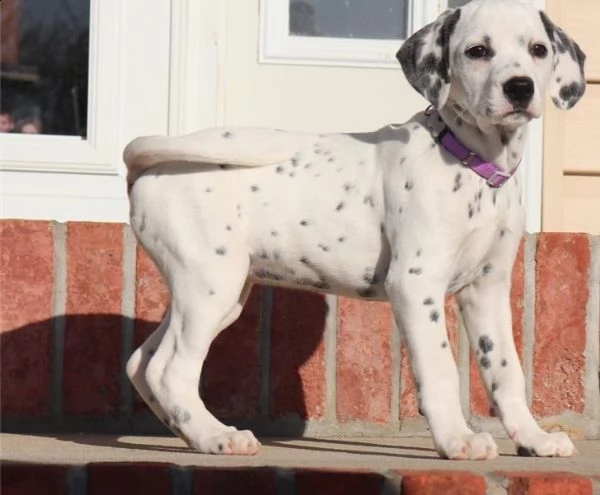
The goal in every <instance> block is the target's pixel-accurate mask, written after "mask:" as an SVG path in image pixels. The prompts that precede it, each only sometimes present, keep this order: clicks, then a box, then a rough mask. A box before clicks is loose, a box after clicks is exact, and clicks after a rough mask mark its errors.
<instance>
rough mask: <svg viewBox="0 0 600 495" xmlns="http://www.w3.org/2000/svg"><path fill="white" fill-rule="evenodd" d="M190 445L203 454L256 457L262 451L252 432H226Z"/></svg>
mask: <svg viewBox="0 0 600 495" xmlns="http://www.w3.org/2000/svg"><path fill="white" fill-rule="evenodd" d="M188 444H189V446H190V447H191V448H193V449H195V450H197V451H199V452H202V453H203V454H221V455H254V454H256V453H257V452H258V451H259V449H260V442H259V441H258V440H257V439H256V437H255V436H254V434H253V433H252V432H251V431H250V430H243V431H238V430H230V431H226V430H224V431H220V432H216V433H215V434H213V435H211V434H209V435H207V436H205V437H202V438H201V439H200V440H198V441H188Z"/></svg>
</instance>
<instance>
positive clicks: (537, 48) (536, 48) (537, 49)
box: [531, 43, 548, 58]
mask: <svg viewBox="0 0 600 495" xmlns="http://www.w3.org/2000/svg"><path fill="white" fill-rule="evenodd" d="M531 54H532V55H533V56H534V57H537V58H546V55H548V48H546V45H543V44H542V43H536V44H535V45H533V46H532V47H531Z"/></svg>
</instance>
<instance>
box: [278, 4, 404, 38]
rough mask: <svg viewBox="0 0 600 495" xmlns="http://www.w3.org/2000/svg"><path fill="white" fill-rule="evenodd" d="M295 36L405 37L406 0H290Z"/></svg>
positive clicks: (292, 34) (292, 30) (290, 30)
mask: <svg viewBox="0 0 600 495" xmlns="http://www.w3.org/2000/svg"><path fill="white" fill-rule="evenodd" d="M289 6H290V7H289V8H290V25H289V33H290V35H291V36H326V37H331V38H359V39H402V38H404V37H406V31H407V28H406V25H407V23H406V18H407V15H406V14H407V12H406V6H407V1H406V0H376V1H374V0H289Z"/></svg>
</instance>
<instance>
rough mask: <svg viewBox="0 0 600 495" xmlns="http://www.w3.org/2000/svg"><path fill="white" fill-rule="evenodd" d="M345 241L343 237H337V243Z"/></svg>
mask: <svg viewBox="0 0 600 495" xmlns="http://www.w3.org/2000/svg"><path fill="white" fill-rule="evenodd" d="M345 240H346V238H345V237H338V242H344V241H345Z"/></svg>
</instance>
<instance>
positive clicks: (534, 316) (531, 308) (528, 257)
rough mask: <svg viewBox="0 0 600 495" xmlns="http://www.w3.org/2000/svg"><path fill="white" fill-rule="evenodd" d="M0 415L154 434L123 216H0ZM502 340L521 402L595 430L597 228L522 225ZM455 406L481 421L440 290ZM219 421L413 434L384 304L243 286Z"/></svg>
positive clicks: (214, 354) (216, 358)
mask: <svg viewBox="0 0 600 495" xmlns="http://www.w3.org/2000/svg"><path fill="white" fill-rule="evenodd" d="M0 281H1V284H2V285H1V287H0V289H1V290H0V331H1V334H0V337H1V366H2V373H1V386H2V391H1V393H2V395H1V412H2V420H3V424H2V428H3V429H4V430H6V431H35V430H37V431H59V430H60V431H86V430H87V431H94V432H103V431H104V432H108V431H112V432H123V433H127V432H133V433H136V432H155V431H156V432H158V431H163V430H162V426H161V425H160V424H159V423H158V421H156V420H155V419H154V417H153V416H152V415H151V414H150V413H149V412H148V411H147V409H146V407H145V405H144V404H143V403H141V402H140V401H139V399H138V398H137V397H136V395H135V393H134V392H133V390H132V388H131V386H130V384H129V381H128V380H127V377H126V375H125V373H124V364H125V363H126V361H127V358H128V356H129V355H130V354H131V352H132V351H133V349H134V348H135V347H136V346H137V345H138V344H140V343H141V342H142V341H143V339H144V338H145V337H146V336H147V335H148V334H149V333H150V332H151V331H152V330H153V329H154V328H155V327H156V325H157V324H158V321H159V320H160V319H161V317H162V315H163V313H164V311H165V307H166V303H167V292H166V290H165V288H164V286H163V285H162V282H161V280H160V277H159V276H158V274H157V272H156V270H155V268H154V266H153V264H152V262H151V261H150V260H149V258H148V257H147V256H146V255H145V254H144V252H143V251H141V250H140V249H139V248H138V247H137V246H136V242H135V239H134V237H133V235H132V233H131V231H130V230H129V228H128V227H127V226H126V225H121V224H94V223H68V224H60V223H54V222H39V221H15V220H2V221H0ZM512 306H513V318H514V335H515V339H516V341H517V346H518V349H519V353H520V356H521V358H522V362H523V365H524V369H525V373H526V377H527V384H528V394H529V399H530V401H531V405H532V408H533V411H534V413H535V414H536V415H537V416H538V417H540V418H543V419H542V422H543V423H544V424H545V425H546V427H548V428H561V429H566V430H569V431H570V432H571V433H572V434H574V435H575V436H579V437H582V436H593V435H597V434H598V433H599V430H600V390H599V385H598V373H599V365H598V363H599V357H598V356H599V353H600V350H599V333H600V323H599V321H600V237H591V236H587V235H583V234H539V235H528V236H526V237H525V239H524V240H523V243H522V246H521V249H520V252H519V255H518V259H517V263H516V265H515V268H514V272H513V289H512ZM446 313H447V316H448V323H449V333H450V336H451V343H452V349H453V351H454V354H455V356H456V358H457V360H458V362H459V364H460V365H461V375H460V376H461V382H462V402H463V406H464V409H465V411H466V412H467V413H468V414H469V415H470V416H471V420H472V422H473V423H480V424H483V425H484V426H485V427H487V428H491V429H492V430H494V427H495V426H498V425H497V421H496V420H495V419H493V418H491V412H490V404H489V402H488V400H487V397H486V395H485V392H484V390H483V386H482V383H481V380H480V378H479V374H478V371H477V369H476V366H475V364H474V362H473V360H472V359H471V356H470V353H469V349H468V342H467V339H466V336H465V334H464V329H463V328H462V326H461V322H460V316H459V314H458V309H457V306H456V301H455V300H454V298H448V300H447V302H446ZM201 389H202V394H203V396H204V397H205V399H206V402H207V404H208V405H209V407H210V408H211V409H212V410H213V411H214V412H215V413H216V414H217V415H218V416H219V417H221V418H225V419H226V420H227V421H230V422H233V423H235V424H237V425H242V426H251V427H252V428H254V429H255V430H256V431H257V432H258V433H260V434H269V433H272V434H281V435H298V434H301V433H306V434H310V435H319V434H333V433H335V434H354V433H358V432H360V433H367V434H378V433H382V434H384V433H386V434H389V433H394V432H397V431H398V430H399V429H401V428H402V429H403V430H404V431H412V430H415V429H423V428H424V423H423V421H422V418H420V417H419V414H418V408H417V403H416V397H415V390H414V383H413V380H412V376H411V373H410V370H409V363H408V361H407V354H406V352H405V347H404V345H403V343H402V342H401V339H400V337H399V336H398V333H397V332H395V331H394V329H393V319H392V317H391V312H390V307H389V305H388V304H387V303H376V302H375V303H373V302H363V301H356V300H351V299H346V298H338V297H333V296H320V295H316V294H310V293H303V292H297V291H291V290H283V289H271V288H255V289H254V292H253V294H252V295H251V297H250V300H249V302H248V304H247V307H246V309H245V311H244V313H243V315H242V317H241V318H240V320H239V321H238V322H237V323H236V324H234V325H233V328H231V329H228V330H227V331H225V332H223V334H221V335H220V336H219V338H218V339H217V340H216V341H215V342H214V344H213V347H212V348H211V352H210V354H209V358H208V360H207V363H206V366H205V372H204V376H203V379H202V384H201Z"/></svg>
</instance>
